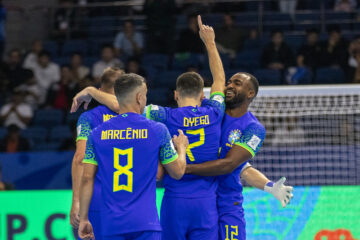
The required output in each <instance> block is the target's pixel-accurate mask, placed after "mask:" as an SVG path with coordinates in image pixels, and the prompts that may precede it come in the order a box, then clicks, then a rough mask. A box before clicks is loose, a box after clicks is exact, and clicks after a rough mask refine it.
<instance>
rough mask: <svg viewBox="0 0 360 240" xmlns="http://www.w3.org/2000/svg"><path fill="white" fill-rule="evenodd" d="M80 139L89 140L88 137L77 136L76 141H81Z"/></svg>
mask: <svg viewBox="0 0 360 240" xmlns="http://www.w3.org/2000/svg"><path fill="white" fill-rule="evenodd" d="M79 140H85V141H87V140H88V138H87V137H77V138H76V142H77V141H79Z"/></svg>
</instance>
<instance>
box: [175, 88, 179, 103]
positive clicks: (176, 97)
mask: <svg viewBox="0 0 360 240" xmlns="http://www.w3.org/2000/svg"><path fill="white" fill-rule="evenodd" d="M174 100H175V101H176V102H177V101H178V100H179V96H178V92H177V91H176V90H174Z"/></svg>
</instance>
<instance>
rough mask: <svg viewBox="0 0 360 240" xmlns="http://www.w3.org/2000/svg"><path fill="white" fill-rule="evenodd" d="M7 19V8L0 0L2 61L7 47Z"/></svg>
mask: <svg viewBox="0 0 360 240" xmlns="http://www.w3.org/2000/svg"><path fill="white" fill-rule="evenodd" d="M5 21H6V10H5V7H4V6H3V3H2V0H0V62H1V60H2V58H3V55H4V49H5Z"/></svg>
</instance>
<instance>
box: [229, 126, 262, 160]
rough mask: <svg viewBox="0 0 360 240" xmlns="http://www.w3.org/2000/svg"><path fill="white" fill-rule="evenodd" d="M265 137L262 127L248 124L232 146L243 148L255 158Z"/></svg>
mask: <svg viewBox="0 0 360 240" xmlns="http://www.w3.org/2000/svg"><path fill="white" fill-rule="evenodd" d="M265 135H266V133H265V128H264V126H262V125H261V124H258V123H254V124H250V125H249V126H248V127H247V128H246V129H245V131H244V132H243V133H242V135H241V137H240V138H239V139H238V140H237V141H236V142H235V143H234V144H235V145H237V146H240V147H243V148H245V149H246V150H248V151H249V152H250V153H251V155H252V156H253V157H255V155H256V154H257V153H258V152H259V150H260V148H261V146H262V144H263V142H264V140H265Z"/></svg>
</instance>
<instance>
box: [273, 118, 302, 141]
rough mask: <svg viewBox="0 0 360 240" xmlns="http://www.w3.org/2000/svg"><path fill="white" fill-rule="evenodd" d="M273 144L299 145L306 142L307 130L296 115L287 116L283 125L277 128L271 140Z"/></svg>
mask: <svg viewBox="0 0 360 240" xmlns="http://www.w3.org/2000/svg"><path fill="white" fill-rule="evenodd" d="M271 143H272V145H273V146H281V145H282V146H284V145H285V146H299V145H303V144H305V143H306V141H305V131H304V129H303V128H301V127H300V126H299V124H298V119H297V118H296V117H287V118H286V119H284V120H283V123H282V125H281V127H279V128H277V129H275V131H274V137H273V139H272V141H271Z"/></svg>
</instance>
